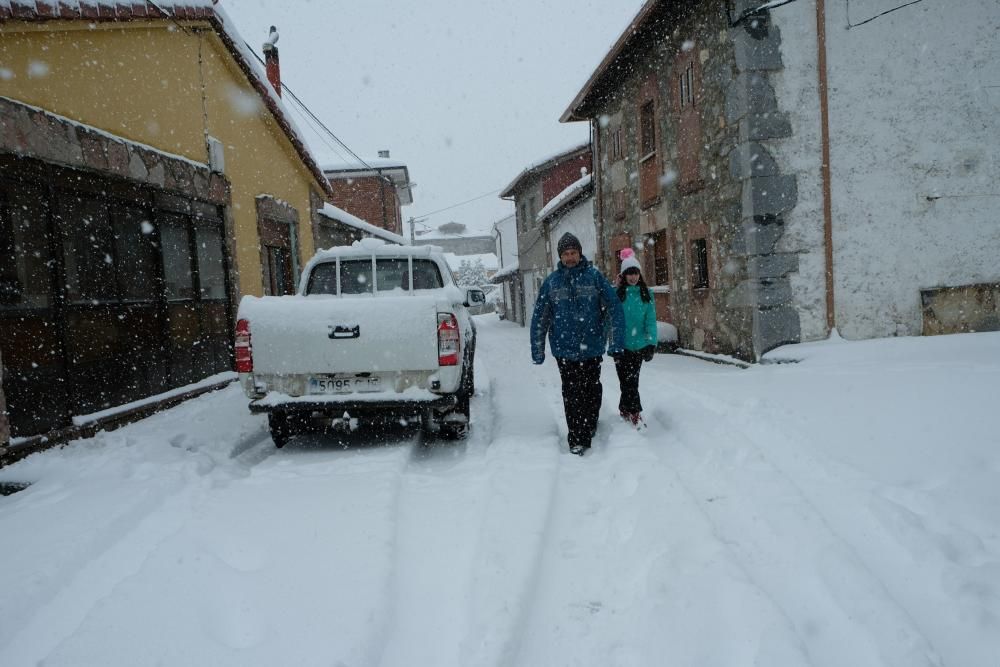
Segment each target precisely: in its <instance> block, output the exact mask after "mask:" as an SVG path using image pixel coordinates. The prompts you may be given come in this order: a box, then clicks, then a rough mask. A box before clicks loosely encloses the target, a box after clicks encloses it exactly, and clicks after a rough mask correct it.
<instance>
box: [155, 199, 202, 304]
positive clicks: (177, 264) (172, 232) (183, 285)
mask: <svg viewBox="0 0 1000 667" xmlns="http://www.w3.org/2000/svg"><path fill="white" fill-rule="evenodd" d="M160 246H161V248H162V250H163V281H164V283H165V287H166V292H167V301H182V300H184V299H193V298H194V276H193V275H192V273H191V247H190V245H189V241H188V230H187V219H186V218H185V217H184V216H182V215H177V214H175V213H166V214H164V215H163V217H162V219H161V220H160Z"/></svg>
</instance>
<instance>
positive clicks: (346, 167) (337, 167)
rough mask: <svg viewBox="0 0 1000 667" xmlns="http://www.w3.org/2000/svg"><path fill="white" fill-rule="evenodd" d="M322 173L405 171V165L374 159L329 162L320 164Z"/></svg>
mask: <svg viewBox="0 0 1000 667" xmlns="http://www.w3.org/2000/svg"><path fill="white" fill-rule="evenodd" d="M320 167H322V169H323V171H324V172H327V171H368V170H369V169H406V163H405V162H402V161H400V160H395V159H391V158H384V157H380V158H375V159H373V160H367V159H366V160H365V163H364V164H361V162H357V161H355V162H331V161H329V160H326V161H324V162H323V163H322V164H320Z"/></svg>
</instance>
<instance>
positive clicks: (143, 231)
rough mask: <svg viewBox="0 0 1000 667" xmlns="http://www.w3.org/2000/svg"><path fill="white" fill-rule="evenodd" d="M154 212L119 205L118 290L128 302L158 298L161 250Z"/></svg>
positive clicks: (116, 222)
mask: <svg viewBox="0 0 1000 667" xmlns="http://www.w3.org/2000/svg"><path fill="white" fill-rule="evenodd" d="M151 218H152V215H151V214H150V212H149V211H146V210H144V209H141V208H137V207H135V206H120V207H118V206H116V207H115V214H114V218H113V224H112V227H113V229H114V237H115V253H116V256H117V259H118V289H119V291H120V293H121V295H122V298H123V299H124V300H127V301H152V300H154V299H155V298H156V296H157V293H156V275H157V273H159V268H158V267H157V259H158V254H159V251H158V250H157V248H156V246H155V245H154V243H153V238H154V237H153V231H154V228H153V223H152V222H151Z"/></svg>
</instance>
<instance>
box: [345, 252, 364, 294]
mask: <svg viewBox="0 0 1000 667" xmlns="http://www.w3.org/2000/svg"><path fill="white" fill-rule="evenodd" d="M371 291H372V262H371V260H370V259H350V260H342V261H341V262H340V293H341V294H364V293H365V292H371Z"/></svg>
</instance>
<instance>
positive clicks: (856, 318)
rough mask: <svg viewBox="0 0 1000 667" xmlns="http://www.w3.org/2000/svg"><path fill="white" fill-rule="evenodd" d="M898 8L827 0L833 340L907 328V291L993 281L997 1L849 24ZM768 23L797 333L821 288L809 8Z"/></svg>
mask: <svg viewBox="0 0 1000 667" xmlns="http://www.w3.org/2000/svg"><path fill="white" fill-rule="evenodd" d="M899 4H900V3H898V2H895V1H889V0H858V1H856V2H852V3H850V17H848V14H847V10H848V4H847V3H846V2H844V3H840V2H837V3H831V2H827V3H826V7H827V21H826V32H827V58H828V76H829V102H830V132H831V176H832V204H833V237H834V241H833V242H834V282H835V304H836V320H837V326H838V329H839V330H840V333H841V334H842V335H843V336H845V337H846V338H872V337H883V336H893V335H916V334H919V333H920V331H921V304H920V289H922V288H927V287H939V286H946V285H963V284H969V283H979V282H996V281H998V280H1000V261H997V257H998V256H1000V224H998V220H1000V196H998V194H1000V190H998V187H997V176H998V173H1000V172H998V166H1000V163H998V157H997V153H998V150H1000V120H998V119H1000V115H998V112H1000V67H998V66H997V63H998V62H1000V40H998V39H997V36H996V31H997V17H998V16H1000V8H998V7H1000V6H998V4H997V0H962V2H922V3H917V4H914V5H911V6H907V7H902V8H900V9H899V10H898V11H893V12H891V13H889V14H886V15H884V16H881V17H879V18H876V19H874V20H873V21H871V22H870V23H866V24H864V25H857V26H855V27H851V28H848V19H850V21H851V22H853V23H854V24H857V23H859V22H861V21H864V20H865V19H868V18H871V17H873V16H875V15H877V14H880V13H881V12H883V11H886V10H888V9H892V8H893V7H897V6H899ZM771 15H772V17H773V20H774V24H775V25H776V26H778V27H779V28H780V29H781V38H782V46H781V50H782V57H783V61H784V66H785V69H784V72H783V73H781V74H778V75H772V81H774V82H775V84H774V85H775V86H776V92H777V93H778V104H779V107H780V108H781V109H782V110H783V111H788V112H789V113H791V114H792V122H793V130H794V132H795V139H794V142H793V141H786V142H785V144H784V146H783V148H782V155H781V158H782V166H783V168H785V169H788V168H789V166H790V168H791V170H793V171H795V172H796V173H797V174H798V175H799V182H798V189H799V198H798V205H797V206H796V209H795V210H794V211H793V212H792V214H791V215H790V216H788V219H787V220H786V223H787V229H786V238H784V239H783V240H782V243H783V244H784V245H786V246H787V247H788V248H790V249H794V248H798V249H799V250H800V251H802V253H803V254H802V255H801V259H800V270H799V275H798V276H797V277H796V278H794V279H793V286H794V290H795V295H796V299H797V300H798V301H799V302H800V305H801V308H802V311H803V313H804V316H803V318H802V328H803V337H804V338H806V339H808V338H812V337H815V333H816V332H817V330H818V327H817V323H818V321H817V319H816V316H815V315H818V314H819V313H820V312H822V309H821V308H820V307H819V300H818V294H822V292H817V288H818V289H820V290H822V286H823V274H822V269H823V263H822V248H823V246H822V208H821V205H822V197H821V194H820V192H819V190H818V158H819V142H818V136H819V135H818V133H819V124H818V96H817V95H816V76H815V74H816V67H815V62H816V37H815V2H814V1H813V0H807V1H803V2H795V3H790V4H787V5H782V6H780V7H776V8H774V9H773V10H772V12H771ZM810 88H811V89H812V92H810ZM810 98H813V99H814V100H815V101H812V100H811V99H810ZM795 142H797V143H798V146H794V143H795ZM817 244H818V245H817ZM810 248H816V249H818V250H811V249H810Z"/></svg>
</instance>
